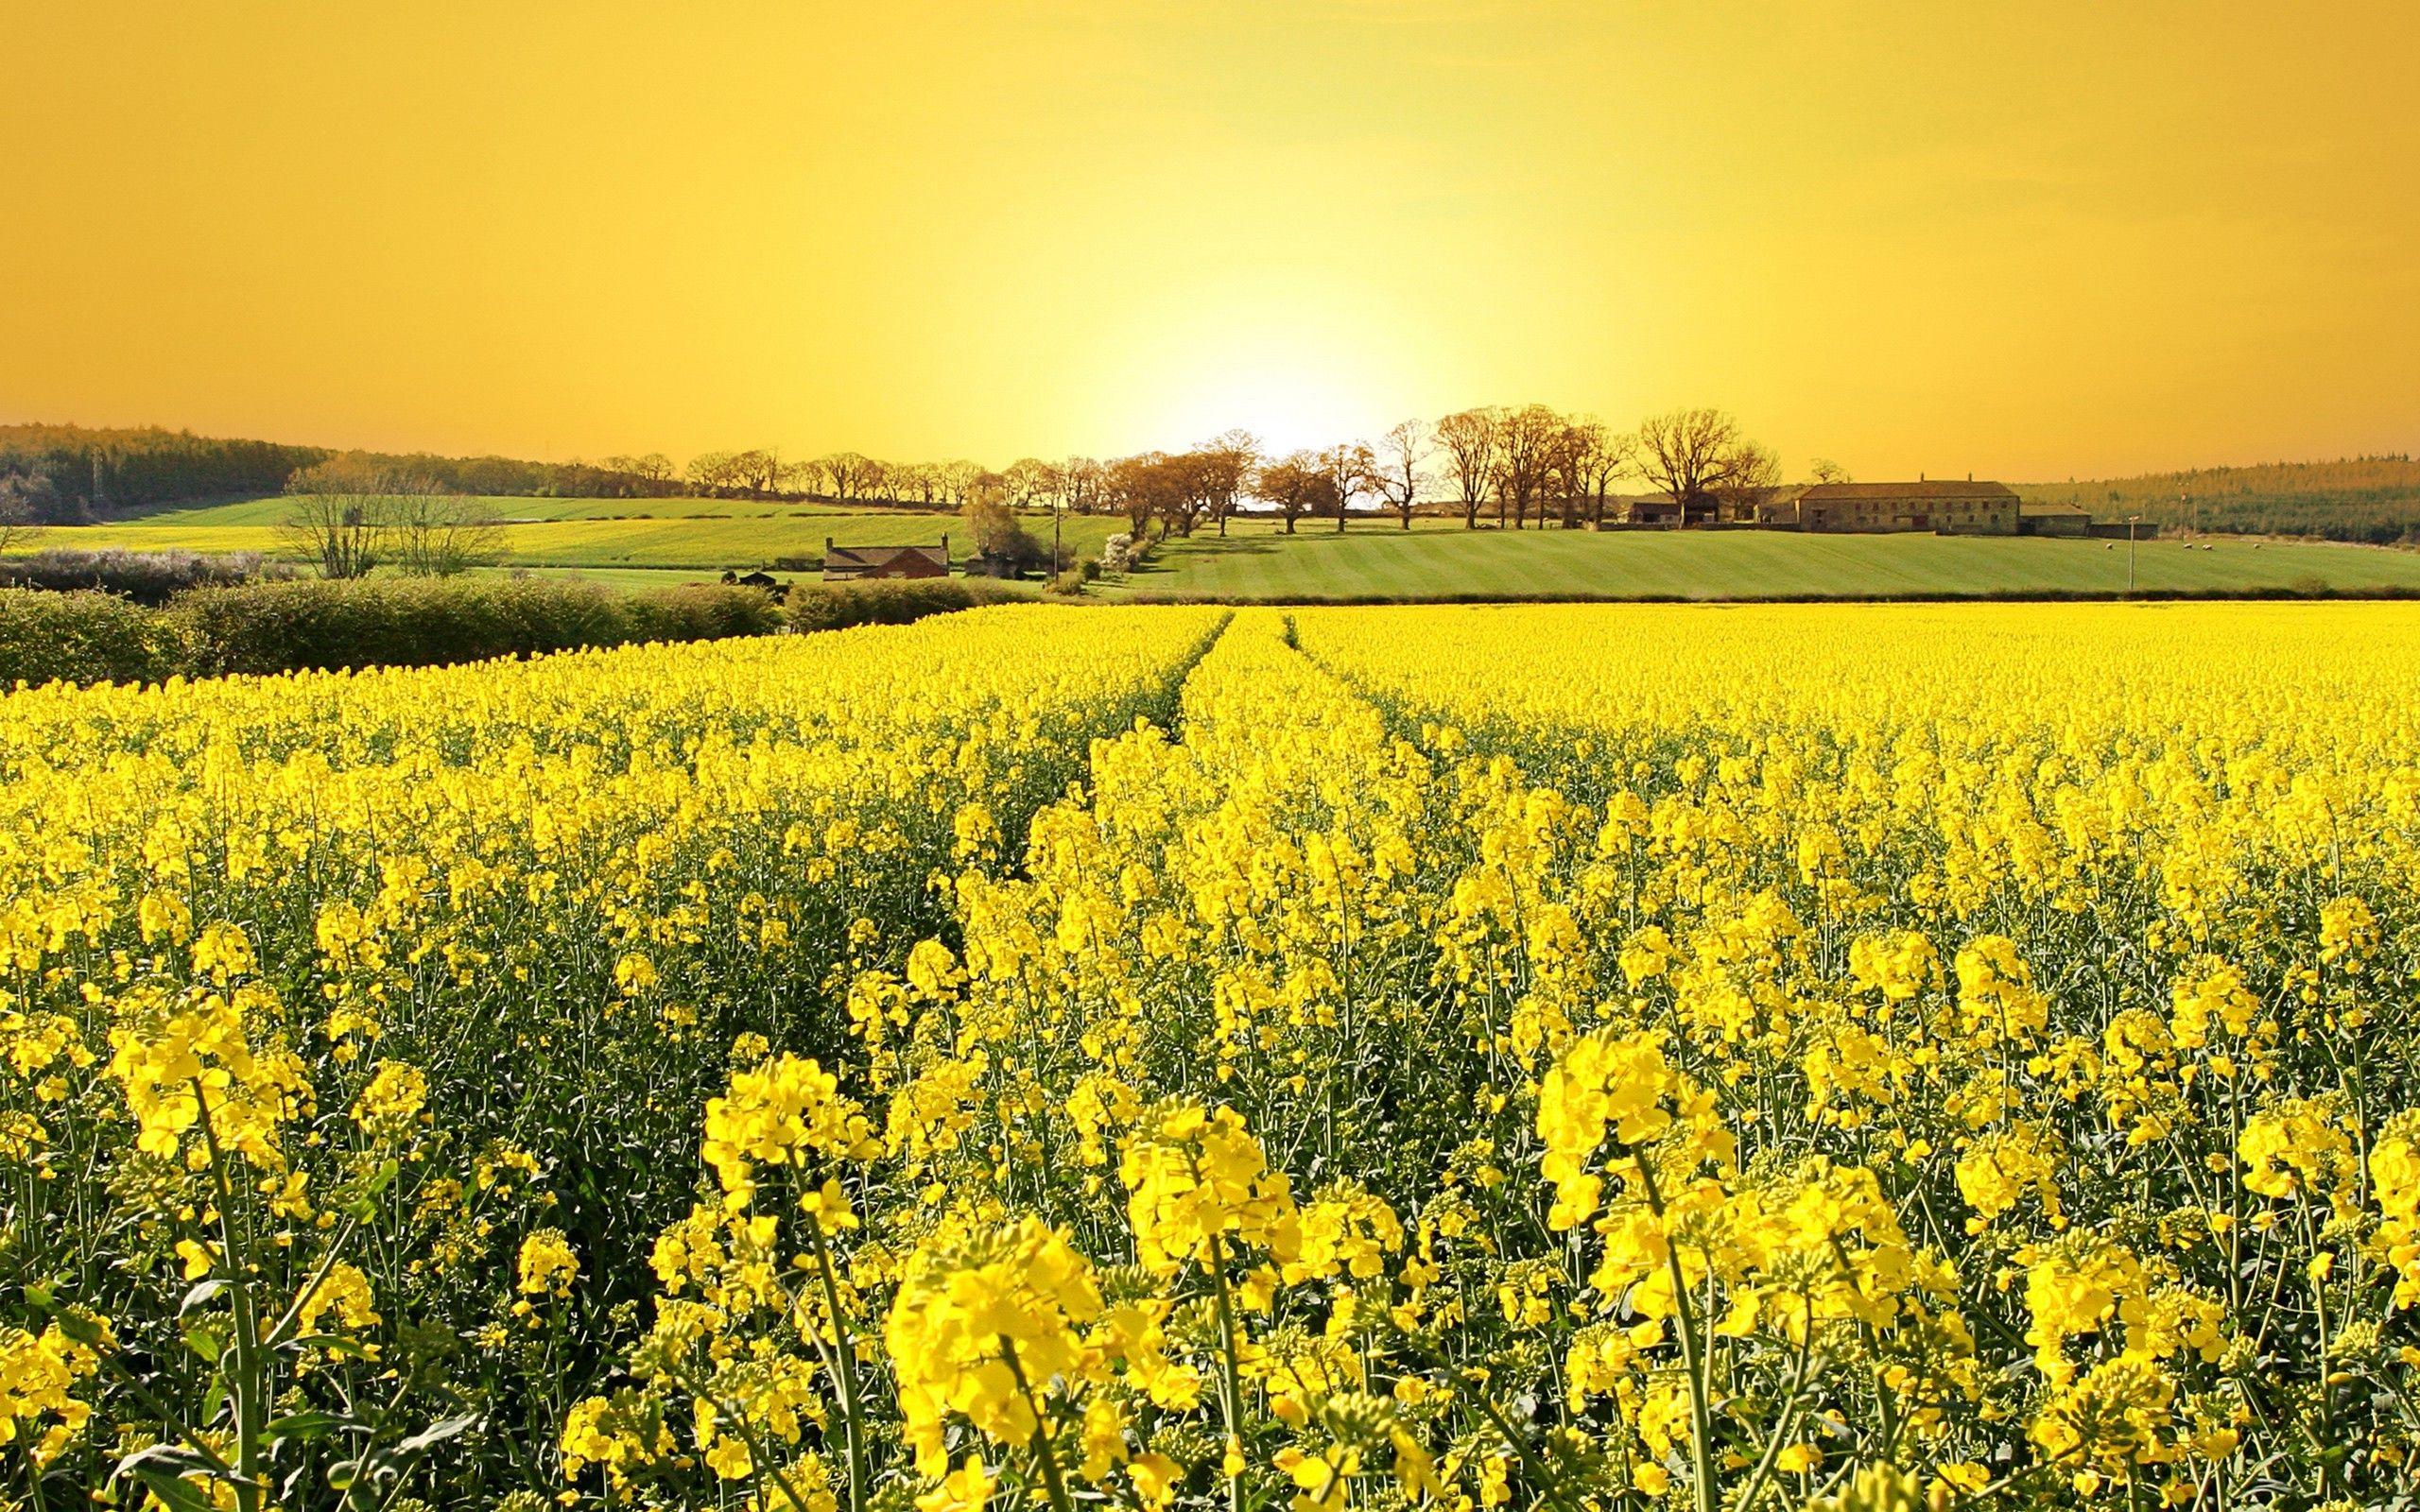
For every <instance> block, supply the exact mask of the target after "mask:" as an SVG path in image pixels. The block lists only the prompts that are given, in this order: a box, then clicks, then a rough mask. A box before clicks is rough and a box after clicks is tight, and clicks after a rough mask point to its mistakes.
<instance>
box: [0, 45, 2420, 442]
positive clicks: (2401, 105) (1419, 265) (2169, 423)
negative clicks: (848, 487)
mask: <svg viewBox="0 0 2420 1512" xmlns="http://www.w3.org/2000/svg"><path fill="white" fill-rule="evenodd" d="M0 7H5V11H6V21H5V25H0V36H5V37H6V38H7V40H8V43H9V45H8V48H7V51H8V53H9V56H10V58H11V63H10V66H9V70H8V73H9V81H8V83H7V85H6V87H5V88H0V182H5V183H6V184H8V186H9V194H8V196H7V197H6V199H5V201H0V203H5V206H6V211H7V215H8V219H7V223H6V224H5V225H4V226H0V419H45V420H80V421H86V422H89V423H128V422H143V421H158V422H162V423H167V424H172V425H189V426H191V427H193V428H195V429H197V430H202V431H208V432H215V433H237V434H247V435H263V436H270V437H275V438H285V439H296V440H316V441H322V442H328V443H332V444H364V445H374V446H389V447H406V446H425V447H430V448H436V449H440V450H447V451H459V450H494V451H501V452H505V453H510V454H516V455H542V456H550V457H564V456H570V455H592V456H593V455H600V454H604V453H609V452H614V451H625V450H647V449H662V450H666V451H669V452H671V453H673V454H674V455H686V454H688V453H691V452H695V451H699V450H704V449H708V448H714V447H736V446H750V445H764V444H778V445H780V446H781V447H783V448H784V450H785V451H786V452H787V453H790V454H792V455H805V454H811V453H815V452H821V451H828V450H833V449H837V448H841V447H851V448H855V449H858V450H863V451H866V452H869V453H872V454H874V455H883V456H891V457H900V458H925V457H942V456H952V455H965V456H973V457H977V458H978V459H981V460H985V461H987V462H990V463H992V464H994V465H1001V464H1005V463H1006V462H1008V461H1010V460H1011V459H1013V458H1014V457H1016V456H1018V455H1025V454H1029V453H1040V454H1044V455H1064V454H1067V453H1071V452H1085V453H1091V454H1095V455H1111V454H1115V453H1119V452H1126V451H1134V450H1139V449H1142V448H1145V447H1153V446H1177V445H1183V444H1184V443H1187V442H1189V441H1192V440H1195V439H1198V438H1201V437H1204V436H1206V435H1208V434H1210V433H1212V432H1214V431H1217V430H1219V429H1221V428H1223V427H1225V426H1227V425H1231V424H1245V425H1250V426H1253V427H1254V428H1256V429H1258V430H1260V431H1261V432H1263V433H1264V434H1265V435H1268V436H1269V437H1271V438H1272V439H1275V440H1277V441H1280V442H1284V443H1289V444H1290V443H1302V442H1309V441H1317V440H1322V439H1326V438H1331V437H1338V436H1342V435H1348V434H1374V433H1375V432H1377V431H1378V430H1381V429H1383V428H1384V427H1385V426H1387V425H1388V424H1391V423H1392V422H1393V421H1396V420H1398V419H1402V418H1404V417H1406V416H1409V415H1424V416H1434V415H1436V414H1439V413H1441V412H1443V411H1444V410H1447V409H1451V408H1457V407H1461V406H1462V405H1466V404H1482V403H1521V402H1526V401H1530V400H1539V401H1543V402H1546V403H1547V404H1555V405H1558V406H1562V407H1568V408H1574V409H1582V410H1590V411H1595V412H1598V413H1599V414H1601V415H1603V416H1605V417H1607V418H1608V419H1611V420H1615V421H1619V422H1622V423H1628V422H1630V421H1634V420H1635V419H1636V417H1637V416H1639V415H1640V414H1642V413H1644V412H1646V411H1648V410H1650V409H1660V408H1667V407H1670V406H1673V405H1676V404H1720V405H1724V406H1726V407H1729V408H1731V409H1733V410H1735V411H1737V413H1738V414H1739V415H1740V416H1741V417H1742V419H1743V420H1744V421H1746V422H1747V425H1748V427H1749V429H1750V431H1751V433H1752V434H1755V435H1756V436H1759V437H1761V438H1764V439H1765V440H1766V441H1768V442H1769V443H1771V444H1772V445H1773V446H1775V447H1776V448H1778V449H1779V450H1780V452H1781V453H1782V456H1783V460H1784V462H1785V464H1786V465H1787V466H1788V467H1789V469H1791V470H1792V471H1793V472H1796V471H1798V470H1800V469H1802V468H1803V467H1804V466H1805V464H1806V461H1807V460H1808V459H1809V458H1810V457H1813V456H1828V457H1832V458H1835V459H1837V460H1839V461H1840V462H1841V463H1843V464H1845V465H1846V466H1847V467H1848V468H1849V469H1850V470H1851V471H1852V472H1856V473H1857V474H1858V475H1859V476H1864V477H1884V476H1893V475H1901V474H1907V473H1912V472H1916V471H1918V470H1928V471H1932V472H1966V471H1969V470H1972V471H1974V472H1977V473H1978V474H1979V475H1987V476H1988V475H1999V476H2006V477H2015V478H2053V477H2056V478H2064V477H2066V476H2068V475H2070V474H2079V475H2084V476H2091V475H2097V474H2101V473H2108V472H2128V471H2141V470H2146V469H2153V468H2165V467H2169V466H2176V465H2184V464H2191V463H2196V462H2221V461H2245V460H2254V459H2260V458H2269V457H2297V456H2318V455H2329V456H2332V455H2340V454H2343V453H2347V452H2358V451H2362V450H2379V449H2392V450H2409V449H2411V448H2412V447H2413V446H2414V445H2415V444H2420V107H2416V106H2415V105H2414V103H2413V101H2412V98H2411V79H2412V78H2413V77H2414V76H2415V73H2416V72H2420V8H2415V7H2414V6H2412V5H2411V4H2409V3H2408V0H2406V3H2397V4H2379V5H2368V6H2342V5H2316V6H2292V7H2290V6H2286V5H2283V4H2265V5H2257V6H2254V5H2232V4H2226V5H2221V4H2181V3H2180V4H2150V3H2126V0H2095V3H2090V4H2071V3H2066V0H2036V3H2030V4H2023V5H2010V6H2005V7H2000V6H1992V7H1984V6H1979V5H1969V4H1962V3H1956V0H1923V3H1901V4H1891V5H1863V6H1855V5H1845V4H1837V5H1827V4H1806V5H1783V4H1769V5H1732V4H1708V3H1681V0H1672V3H1664V0H1656V3H1645V4H1639V3H1632V4H1612V3H1604V4H1569V5H1560V4H1536V5H1527V4H1510V3H1507V4H1489V3H1465V4H1446V3H1442V0H1395V3H1387V0H1328V3H1324V4H1322V3H1306V0H1298V3H1293V4H1210V3H1194V0H1121V3H1100V4H1091V3H1086V4H1077V3H1054V4H1008V3H1003V4H976V3H971V0H970V3H959V4H942V3H925V0H907V3H902V0H852V3H849V4H823V3H798V0H793V3H781V4H776V3H765V4H755V5H747V4H717V3H710V0H696V3H689V4H665V3H661V0H658V3H650V4H623V3H617V0H579V3H576V4H562V5H544V4H538V3H534V0H522V3H515V0H483V3H465V4H433V3H423V0H382V3H380V4H376V5H354V4H349V3H346V4H337V3H326V0H291V3H270V0H243V3H237V0H217V3H213V0H173V3H160V0H141V3H122V4H108V3H91V4H88V3H85V0H0Z"/></svg>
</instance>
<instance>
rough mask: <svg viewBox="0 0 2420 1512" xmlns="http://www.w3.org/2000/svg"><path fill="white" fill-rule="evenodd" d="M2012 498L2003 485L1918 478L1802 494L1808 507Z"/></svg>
mask: <svg viewBox="0 0 2420 1512" xmlns="http://www.w3.org/2000/svg"><path fill="white" fill-rule="evenodd" d="M2015 497H2016V490H2014V489H2012V488H2010V487H2009V486H2008V485H2007V484H2005V483H1977V482H1974V481H1972V480H1971V479H1964V480H1962V479H1952V478H1939V479H1930V478H1920V479H1918V480H1917V481H1916V482H1913V483H1818V484H1816V485H1815V486H1814V487H1813V488H1811V489H1808V490H1806V494H1805V498H1806V502H1807V503H1809V504H1822V503H1824V502H1826V501H1828V500H1834V499H1990V500H1993V501H1995V502H2005V501H2007V500H2012V499H2014V498H2015Z"/></svg>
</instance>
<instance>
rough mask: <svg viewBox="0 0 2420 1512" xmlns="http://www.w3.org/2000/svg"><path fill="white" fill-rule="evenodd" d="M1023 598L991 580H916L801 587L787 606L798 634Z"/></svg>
mask: <svg viewBox="0 0 2420 1512" xmlns="http://www.w3.org/2000/svg"><path fill="white" fill-rule="evenodd" d="M1021 596H1022V595H1020V594H1019V593H1016V592H1015V591H1014V590H1013V589H1007V588H1001V587H998V586H996V585H995V584H993V583H988V582H982V581H968V580H965V579H959V578H947V577H910V578H900V579H896V580H892V581H888V582H884V581H876V582H870V583H852V584H849V585H847V586H845V587H827V588H800V589H798V590H796V591H794V592H793V593H791V594H790V597H789V603H788V606H787V608H788V610H789V621H790V628H792V629H794V630H838V629H844V628H846V627H849V626H852V625H905V624H907V623H908V621H910V620H920V619H923V618H924V617H925V615H927V614H945V613H948V612H949V611H950V610H959V609H973V608H975V607H976V606H977V605H978V604H1006V603H1012V602H1014V601H1016V600H1017V599H1018V598H1019V597H1021Z"/></svg>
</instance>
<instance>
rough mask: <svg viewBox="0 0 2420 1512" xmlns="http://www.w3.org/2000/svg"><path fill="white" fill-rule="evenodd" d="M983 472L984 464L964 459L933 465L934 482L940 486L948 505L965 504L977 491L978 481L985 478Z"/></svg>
mask: <svg viewBox="0 0 2420 1512" xmlns="http://www.w3.org/2000/svg"><path fill="white" fill-rule="evenodd" d="M983 472H984V468H983V464H982V463H980V462H969V461H967V460H966V459H965V458H963V457H961V458H959V460H957V461H955V462H936V463H934V464H933V477H934V480H935V481H936V482H937V483H938V484H939V485H940V488H941V495H942V501H943V502H944V503H948V504H964V503H965V502H966V501H967V498H968V496H969V495H970V494H972V493H973V492H974V491H975V482H976V480H977V478H980V477H981V476H983Z"/></svg>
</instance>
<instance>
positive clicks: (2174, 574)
mask: <svg viewBox="0 0 2420 1512" xmlns="http://www.w3.org/2000/svg"><path fill="white" fill-rule="evenodd" d="M488 502H489V504H490V505H491V506H492V507H493V508H494V510H495V512H496V513H497V515H498V516H499V517H501V518H502V519H504V520H506V521H508V522H509V523H508V524H506V525H505V527H504V533H505V561H504V565H505V566H507V567H513V568H526V569H528V570H531V571H538V572H544V573H546V574H547V575H549V576H555V575H564V576H582V577H587V578H590V579H592V580H594V581H597V582H602V583H607V584H610V585H613V586H615V587H622V588H640V587H660V586H666V585H670V584H674V583H682V582H695V581H700V580H709V579H711V578H713V577H714V576H717V574H719V573H720V572H721V571H722V570H723V569H725V568H738V569H740V570H742V571H745V570H748V569H750V568H753V567H758V566H765V565H769V564H770V563H772V562H773V561H775V560H777V559H779V558H801V559H805V560H810V561H811V560H814V559H816V558H820V557H821V555H822V552H823V541H824V538H825V537H827V536H829V537H831V538H832V539H834V540H836V541H838V542H840V543H841V544H843V545H878V544H908V543H931V542H934V541H939V540H940V539H941V537H942V534H943V533H944V532H948V533H950V534H951V537H952V540H951V546H952V549H953V552H954V553H955V554H956V555H958V556H960V557H963V556H964V555H965V554H966V552H967V550H968V548H969V547H970V546H971V544H972V542H970V541H965V540H964V539H963V536H964V531H965V527H964V525H963V524H962V523H961V522H960V521H959V518H958V517H957V516H956V515H953V514H947V513H939V512H925V511H907V510H892V509H857V508H850V507H845V506H838V505H817V504H796V505H793V504H767V503H753V502H749V501H744V500H725V499H527V498H506V499H493V500H490V501H488ZM284 513H285V501H283V500H282V499H276V498H268V499H247V500H240V501H237V502H235V503H232V504H219V505H212V506H208V507H198V508H185V509H165V510H160V511H157V512H154V513H150V514H147V515H144V516H141V517H139V518H136V519H130V520H125V521H119V522H114V523H112V524H103V525H79V526H70V527H61V528H55V529H52V530H48V531H45V532H43V535H42V536H40V537H39V538H37V539H36V541H34V542H33V543H32V547H31V548H28V549H34V548H39V547H42V546H65V547H83V548H98V547H103V546H125V547H129V548H132V549H137V550H156V549H161V548H165V547H183V548H185V549H188V550H193V551H210V552H227V551H258V552H262V553H265V554H268V555H272V556H273V555H277V554H279V553H281V552H282V551H283V550H284V544H283V542H282V541H280V540H279V535H278V524H277V523H278V521H279V520H280V519H281V518H282V517H283V515H284ZM1027 526H1028V528H1029V529H1031V530H1033V531H1034V532H1035V533H1036V534H1037V535H1040V536H1042V537H1044V538H1045V539H1047V538H1048V534H1049V527H1050V522H1049V519H1048V517H1047V516H1036V517H1031V518H1029V520H1028V522H1027ZM1124 528H1125V522H1124V521H1123V520H1122V519H1119V518H1115V517H1111V516H1101V515H1069V516H1068V517H1067V518H1066V520H1065V521H1064V523H1063V529H1064V539H1065V541H1066V543H1067V545H1068V547H1069V549H1070V550H1071V551H1072V552H1073V553H1074V554H1075V556H1076V558H1077V559H1079V560H1082V559H1084V558H1091V557H1096V556H1098V555H1099V552H1100V546H1101V542H1102V541H1106V540H1107V539H1108V538H1109V536H1110V535H1111V534H1112V533H1114V532H1115V531H1118V530H1122V529H1124ZM2135 573H2136V581H2137V586H2138V587H2139V588H2140V589H2141V590H2142V591H2143V592H2146V593H2256V592H2261V591H2275V590H2280V589H2295V588H2307V587H2311V586H2325V588H2328V589H2332V590H2335V591H2337V592H2346V593H2359V592H2363V591H2376V590H2381V589H2385V590H2411V591H2420V553H2415V552H2408V551H2394V550H2387V549H2383V548H2377V547H2362V546H2340V545H2324V544H2315V543H2314V544H2289V543H2282V542H2277V541H2261V542H2258V543H2255V542H2253V541H2248V540H2231V539H2225V538H2221V539H2218V540H2215V541H2211V542H2209V543H2208V545H2207V547H2206V549H2205V548H2204V545H2203V544H2200V543H2195V544H2191V545H2188V544H2187V543H2185V542H2181V541H2144V542H2142V543H2140V544H2138V545H2137V546H2136V547H2135ZM2126 587H2127V582H2126V544H2125V542H2123V541H2116V542H2109V541H2066V540H2045V539H2033V538H2021V539H2020V538H1979V537H1950V536H1914V535H1908V536H1803V535H1798V534H1796V533H1793V532H1787V531H1689V532H1686V533H1683V532H1677V531H1607V532H1604V533H1602V534H1599V533H1597V532H1595V531H1588V530H1534V531H1505V530H1492V529H1491V530H1478V531H1469V530H1464V529H1462V528H1461V524H1460V522H1459V521H1453V520H1443V519H1434V518H1426V517H1424V518H1423V519H1421V520H1419V521H1418V522H1417V523H1416V524H1415V528H1413V529H1412V530H1409V531H1404V530H1401V529H1398V528H1396V527H1395V526H1393V525H1392V524H1382V523H1380V522H1377V521H1374V520H1368V521H1363V520H1357V521H1355V522H1354V524H1352V526H1351V527H1350V528H1349V529H1348V530H1346V531H1345V532H1344V533H1343V534H1341V535H1340V534H1338V533H1337V532H1336V531H1335V530H1334V529H1333V528H1331V527H1330V526H1328V525H1327V524H1323V523H1322V522H1318V521H1305V522H1304V523H1303V525H1302V528H1301V530H1300V531H1299V532H1298V533H1297V534H1295V535H1292V536H1288V535H1286V534H1285V533H1284V531H1283V530H1282V528H1281V527H1280V526H1278V525H1277V524H1274V523H1273V522H1270V521H1267V520H1258V519H1243V520H1237V521H1236V522H1234V523H1233V524H1231V525H1230V527H1229V531H1228V534H1227V535H1226V536H1225V537H1224V538H1220V537H1218V536H1215V535H1209V534H1203V535H1199V536H1196V537H1194V538H1193V539H1191V540H1183V539H1178V540H1172V541H1168V542H1167V543H1166V544H1165V545H1163V546H1162V547H1161V548H1160V549H1159V550H1158V551H1157V552H1156V553H1155V554H1154V556H1153V558H1152V560H1151V562H1150V564H1149V565H1148V566H1147V567H1146V568H1145V569H1143V570H1142V571H1139V572H1136V573H1134V574H1132V575H1131V576H1129V577H1128V578H1127V579H1126V580H1125V581H1123V582H1120V583H1107V584H1103V585H1101V587H1100V589H1099V590H1098V592H1099V593H1101V595H1102V596H1103V597H1106V598H1113V599H1117V598H1137V597H1141V598H1149V597H1154V596H1159V595H1174V594H1182V595H1187V596H1201V597H1209V598H1230V599H1320V598H1342V599H1365V598H1389V599H1435V598H1491V597H1493V598H1518V597H1530V596H1539V597H1608V598H1612V597H1642V598H1762V597H1774V598H1790V597H1806V596H1840V597H1858V598H1866V597H1873V598H1887V597H1893V596H1904V595H1926V594H1943V593H2006V594H2019V595H2021V594H2026V593H2123V592H2125V591H2126Z"/></svg>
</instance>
